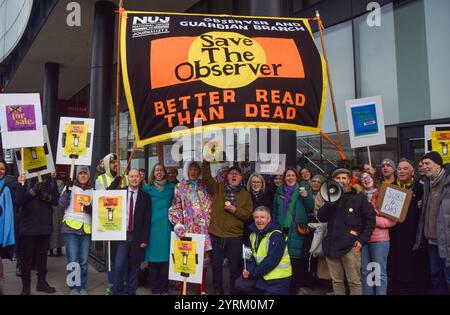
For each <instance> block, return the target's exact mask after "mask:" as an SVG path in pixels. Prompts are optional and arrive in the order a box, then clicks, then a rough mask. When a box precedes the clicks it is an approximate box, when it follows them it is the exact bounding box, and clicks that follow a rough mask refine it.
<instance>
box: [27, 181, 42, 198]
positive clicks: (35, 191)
mask: <svg viewBox="0 0 450 315" xmlns="http://www.w3.org/2000/svg"><path fill="white" fill-rule="evenodd" d="M43 188H44V184H43V183H42V182H36V184H34V186H33V188H31V189H30V194H31V195H32V196H37V195H39V194H40V192H41V190H42V189H43Z"/></svg>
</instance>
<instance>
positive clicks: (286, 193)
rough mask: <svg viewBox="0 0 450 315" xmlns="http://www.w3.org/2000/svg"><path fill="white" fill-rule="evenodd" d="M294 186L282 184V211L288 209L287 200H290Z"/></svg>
mask: <svg viewBox="0 0 450 315" xmlns="http://www.w3.org/2000/svg"><path fill="white" fill-rule="evenodd" d="M295 186H296V185H294V186H288V185H284V211H285V212H287V211H288V207H289V202H290V201H291V197H292V193H293V192H294V188H295Z"/></svg>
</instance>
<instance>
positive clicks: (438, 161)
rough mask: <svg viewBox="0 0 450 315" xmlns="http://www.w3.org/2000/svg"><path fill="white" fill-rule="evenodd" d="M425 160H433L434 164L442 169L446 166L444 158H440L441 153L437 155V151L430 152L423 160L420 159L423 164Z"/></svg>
mask: <svg viewBox="0 0 450 315" xmlns="http://www.w3.org/2000/svg"><path fill="white" fill-rule="evenodd" d="M425 159H430V160H432V161H433V162H434V163H436V164H439V165H440V166H441V167H443V166H444V161H443V160H442V156H440V154H439V153H437V152H436V151H430V152H428V153H427V154H425V155H424V156H422V158H421V159H420V161H421V162H422V161H423V160H425Z"/></svg>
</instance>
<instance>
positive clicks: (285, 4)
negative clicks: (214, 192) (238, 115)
mask: <svg viewBox="0 0 450 315" xmlns="http://www.w3.org/2000/svg"><path fill="white" fill-rule="evenodd" d="M234 3H235V5H234V13H235V14H238V15H251V16H273V17H277V16H279V17H289V16H292V10H293V2H292V0H246V1H235V2H234ZM267 134H268V144H267V147H268V151H269V153H270V152H271V151H273V150H274V148H271V147H270V142H271V141H270V138H271V132H270V130H269V132H268V133H267ZM279 139H280V141H279V147H278V149H279V153H280V154H286V167H287V166H296V164H297V143H296V141H297V133H296V132H295V131H287V130H280V133H279ZM258 142H259V140H258Z"/></svg>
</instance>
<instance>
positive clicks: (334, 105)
mask: <svg viewBox="0 0 450 315" xmlns="http://www.w3.org/2000/svg"><path fill="white" fill-rule="evenodd" d="M316 20H317V24H318V27H319V35H320V42H321V44H322V52H323V58H324V59H325V66H326V70H327V79H328V87H329V89H330V96H331V105H332V107H333V116H334V123H335V125H336V136H337V137H336V142H337V145H338V146H339V147H341V143H342V142H341V133H340V131H339V121H338V117H337V111H336V102H335V99H334V91H333V84H332V82H331V74H330V68H329V67H328V57H327V49H326V47H325V40H324V38H323V32H322V31H323V30H324V29H325V28H324V26H323V23H322V19H321V18H320V14H319V11H316Z"/></svg>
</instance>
